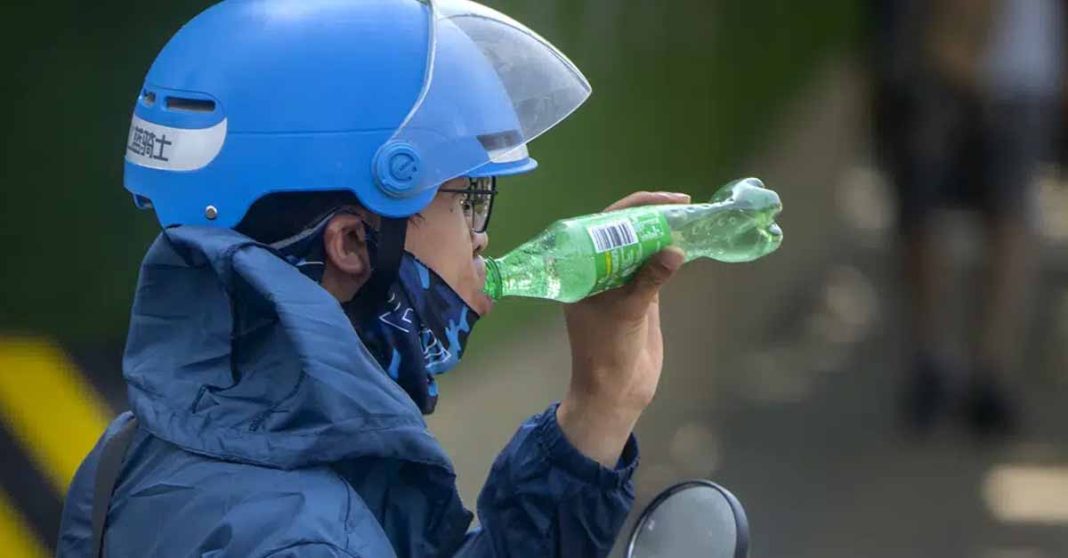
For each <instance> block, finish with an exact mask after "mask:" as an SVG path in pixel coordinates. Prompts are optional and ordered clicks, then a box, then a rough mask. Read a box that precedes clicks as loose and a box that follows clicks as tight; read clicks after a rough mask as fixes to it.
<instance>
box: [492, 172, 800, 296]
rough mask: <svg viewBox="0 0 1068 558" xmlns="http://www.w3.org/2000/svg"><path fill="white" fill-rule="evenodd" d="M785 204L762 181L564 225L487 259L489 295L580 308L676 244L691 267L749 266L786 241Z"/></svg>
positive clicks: (740, 182) (565, 221)
mask: <svg viewBox="0 0 1068 558" xmlns="http://www.w3.org/2000/svg"><path fill="white" fill-rule="evenodd" d="M781 210H782V203H781V202H780V201H779V196H778V194H776V193H775V192H773V191H771V190H769V189H767V188H765V187H764V184H763V183H762V182H761V181H760V180H759V179H757V178H745V179H742V180H736V181H734V182H731V183H729V184H727V185H726V186H724V187H723V188H721V189H720V190H719V191H718V192H716V194H715V195H714V196H712V199H711V201H710V202H709V203H700V204H690V205H649V206H642V207H632V208H628V209H622V210H619V211H610V212H607V213H598V214H595V215H585V216H582V217H574V218H571V219H563V220H560V221H557V222H555V223H553V224H552V225H551V226H549V228H547V229H545V230H544V231H543V232H542V233H541V234H539V235H538V236H536V237H534V238H533V239H531V240H529V241H527V242H526V243H524V244H523V245H521V246H519V247H518V248H516V249H515V250H512V251H511V252H509V253H508V254H506V255H504V256H502V257H500V258H496V259H492V258H486V286H485V292H486V294H487V295H489V296H490V297H491V298H493V299H494V300H497V299H500V298H502V297H506V296H522V297H531V298H545V299H550V300H557V301H560V302H575V301H578V300H582V299H583V298H586V297H588V296H591V295H594V294H597V293H600V292H603V291H606V290H609V289H613V288H616V287H619V286H621V285H623V284H624V283H626V282H627V281H628V280H629V279H630V278H631V276H633V275H634V273H635V272H636V271H637V270H638V269H639V268H640V267H641V264H642V263H644V262H645V260H647V259H649V257H650V256H652V255H653V254H656V253H657V252H659V251H660V250H662V249H664V248H666V247H668V246H677V247H679V248H681V249H682V250H683V252H685V254H686V261H691V260H694V259H696V258H712V259H715V260H719V261H721V262H748V261H752V260H755V259H757V258H760V257H763V256H765V255H767V254H770V253H771V252H774V251H775V250H776V249H777V248H778V247H779V245H780V244H781V243H782V229H780V228H779V226H778V225H777V224H776V223H775V216H776V215H778V214H779V212H780V211H781Z"/></svg>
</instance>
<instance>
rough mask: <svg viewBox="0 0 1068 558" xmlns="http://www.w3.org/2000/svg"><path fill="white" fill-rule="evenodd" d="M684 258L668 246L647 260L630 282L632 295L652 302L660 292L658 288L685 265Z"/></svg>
mask: <svg viewBox="0 0 1068 558" xmlns="http://www.w3.org/2000/svg"><path fill="white" fill-rule="evenodd" d="M685 261H686V256H685V254H683V252H682V250H680V249H678V248H676V247H674V246H669V247H667V248H665V249H663V250H661V251H659V252H657V253H656V254H654V255H653V257H651V258H649V260H648V261H646V262H645V265H644V266H642V268H641V269H640V270H638V274H637V275H636V276H635V277H634V280H633V281H631V284H630V289H631V292H632V294H634V295H637V296H639V297H641V298H643V299H645V300H646V301H652V299H653V297H655V296H656V295H657V293H658V292H659V291H660V287H662V286H664V283H667V281H668V279H671V277H672V276H673V275H675V272H676V271H678V270H679V268H680V267H682V264H683V263H685Z"/></svg>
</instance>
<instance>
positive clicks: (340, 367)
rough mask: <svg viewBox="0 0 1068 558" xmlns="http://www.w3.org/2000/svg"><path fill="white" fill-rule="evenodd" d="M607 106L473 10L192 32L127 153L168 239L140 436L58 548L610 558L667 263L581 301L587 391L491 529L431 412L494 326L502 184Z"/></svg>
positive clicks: (273, 13)
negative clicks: (542, 142)
mask: <svg viewBox="0 0 1068 558" xmlns="http://www.w3.org/2000/svg"><path fill="white" fill-rule="evenodd" d="M589 92H590V89H589V84H588V83H587V82H586V80H585V78H584V77H583V76H582V74H581V73H580V72H579V71H578V69H577V68H575V67H574V65H572V64H571V62H570V61H568V60H567V59H566V58H565V57H564V56H563V55H562V54H561V53H559V51H557V50H556V49H555V48H554V47H552V45H550V44H548V43H547V42H545V41H544V40H543V39H541V38H540V37H537V36H536V35H534V34H533V33H532V32H530V31H529V30H527V29H526V28H525V27H523V26H521V25H520V24H518V23H516V22H514V21H513V20H511V19H509V18H507V17H506V16H503V15H502V14H500V13H498V12H496V11H494V10H490V9H488V8H485V7H483V6H479V5H477V4H473V3H470V2H465V1H462V0H441V1H439V2H433V3H427V2H421V1H419V0H352V1H347V2H346V1H341V2H339V1H336V0H259V1H238V0H230V1H227V2H223V3H221V4H219V5H216V6H214V7H212V8H210V9H209V10H207V11H205V12H204V13H202V14H201V15H199V16H198V17H197V18H195V19H194V20H193V21H191V22H190V23H188V24H187V25H186V26H185V27H183V28H182V29H181V30H180V31H179V32H178V33H177V34H176V35H175V36H174V38H172V39H171V41H170V42H169V43H168V44H167V46H166V47H164V49H163V51H162V52H161V53H160V55H159V56H158V58H157V59H156V62H155V63H154V64H153V66H152V68H151V70H150V71H149V74H148V77H147V78H146V80H145V85H144V88H143V89H142V91H141V92H140V94H139V96H138V99H137V105H136V107H135V110H134V117H133V122H132V124H131V129H130V135H129V139H128V145H127V153H126V174H125V182H126V187H127V189H128V190H130V192H131V193H132V194H133V195H134V198H135V200H136V203H137V204H138V205H139V206H141V207H143V208H146V209H147V208H151V209H153V210H154V212H155V214H156V217H157V218H158V220H159V221H160V224H161V225H162V226H163V227H164V230H163V232H162V234H161V235H160V236H159V238H158V239H157V240H156V242H155V243H154V244H153V245H152V247H151V248H150V249H149V252H148V254H147V255H146V257H145V260H144V263H143V264H142V268H141V276H140V281H139V284H138V288H137V292H136V296H135V301H134V306H133V310H132V315H131V322H130V333H129V338H128V342H127V347H126V354H125V357H124V362H123V374H124V377H125V379H126V381H127V383H128V385H129V391H128V393H129V399H130V406H131V408H132V413H124V414H122V415H120V416H119V417H118V418H117V419H116V420H115V421H114V422H113V423H112V424H111V426H110V427H109V428H108V430H107V432H105V433H104V435H103V436H102V437H101V439H100V441H99V443H98V444H97V447H96V448H94V449H93V451H92V452H91V453H90V455H89V456H88V457H87V458H86V459H85V461H84V462H83V464H82V466H81V467H80V469H79V470H78V473H77V475H76V476H75V479H74V481H73V483H72V484H71V487H70V490H69V492H68V495H67V499H66V503H65V507H64V510H63V519H62V526H61V531H60V536H59V543H58V555H59V556H62V557H76V556H98V555H99V553H100V551H101V549H102V550H103V553H104V555H106V556H215V557H219V558H222V557H234V558H238V557H240V558H248V557H257V556H271V557H290V556H302V557H320V556H321V557H364V558H370V557H376V558H377V557H388V556H398V557H414V556H464V557H467V556H470V557H477V556H486V557H488V556H515V557H520V556H529V557H539V558H543V557H551V556H575V557H579V556H581V557H596V556H604V555H606V554H607V553H608V552H609V550H610V548H611V547H612V545H613V543H614V541H615V538H616V535H617V534H618V531H619V529H620V528H621V526H622V523H623V520H624V518H625V517H626V515H627V513H628V511H629V508H630V506H631V504H632V502H633V497H634V495H633V488H632V481H631V477H632V475H633V473H634V470H635V467H636V466H637V459H638V449H637V445H636V442H635V441H634V438H633V435H632V433H631V432H632V430H633V428H634V426H635V423H636V421H637V420H638V417H639V415H640V414H641V413H642V411H643V409H644V408H645V406H646V405H648V404H649V402H650V400H651V398H652V396H653V393H654V392H655V390H656V387H657V382H658V380H659V375H660V370H661V366H662V364H663V343H662V338H661V333H660V325H659V306H658V298H657V293H658V291H659V288H660V286H661V285H662V284H663V283H664V282H665V281H666V280H667V279H668V278H669V277H670V276H671V275H672V274H673V273H674V271H676V270H677V269H678V268H679V266H681V264H682V259H683V256H682V254H681V253H680V252H679V251H677V250H672V249H669V250H667V251H665V252H662V253H660V254H658V255H657V256H655V257H654V258H653V259H652V260H651V261H650V263H648V264H647V265H646V267H645V268H643V270H642V271H641V272H640V273H639V275H638V277H637V278H636V279H635V280H634V281H633V282H631V283H630V284H629V285H628V286H627V287H625V288H622V289H619V290H616V291H612V292H610V293H605V294H603V295H601V296H598V297H595V298H591V299H589V300H586V301H583V302H580V303H577V304H573V305H570V306H568V307H567V309H566V320H567V325H568V332H569V339H570V347H571V353H572V362H573V367H572V377H571V378H572V379H571V383H570V387H569V389H568V391H567V393H566V394H564V396H563V398H562V402H561V403H560V404H559V405H550V406H549V407H548V409H547V410H546V411H544V412H543V413H540V414H539V415H537V416H535V417H533V418H532V419H530V420H529V421H528V422H527V423H525V424H524V425H523V426H522V427H521V428H520V429H519V431H518V433H517V434H516V435H515V437H514V438H513V439H512V441H511V442H510V443H509V444H508V446H507V447H506V448H505V449H504V450H503V451H502V452H501V454H500V455H499V456H498V458H497V460H496V462H495V464H494V466H493V469H492V471H491V473H490V477H489V479H488V480H487V482H486V485H485V488H484V490H483V491H482V494H481V496H480V498H479V501H478V512H479V519H480V527H479V528H478V529H476V530H474V531H468V528H469V526H470V523H471V520H472V514H470V513H469V512H468V511H466V510H465V509H464V507H463V505H462V503H461V502H460V497H459V494H458V492H457V488H456V485H455V473H454V471H453V468H452V463H451V462H450V460H449V458H448V457H447V456H446V454H445V452H444V449H443V448H442V447H441V446H440V445H439V444H438V442H437V440H436V439H435V438H434V436H433V435H432V434H431V433H430V432H429V431H428V430H427V426H426V424H425V422H424V420H423V416H422V415H423V414H429V413H431V412H432V411H433V410H434V407H435V403H436V401H437V398H438V395H439V394H438V390H437V384H436V382H435V379H434V378H435V375H437V374H441V373H443V372H445V371H447V370H449V369H450V368H452V367H453V366H455V365H456V364H457V363H458V362H459V359H460V357H461V355H462V353H463V349H464V345H465V341H466V339H467V336H468V334H469V333H470V330H471V328H472V327H473V325H474V323H475V321H476V320H477V319H478V318H479V317H480V316H484V315H485V314H487V313H488V312H489V310H490V309H491V307H492V301H491V300H490V299H489V298H488V297H487V296H486V295H485V294H483V293H482V287H483V283H484V281H485V270H484V267H483V265H482V261H481V259H480V254H481V253H482V251H483V250H484V249H485V248H486V245H487V244H488V242H489V238H488V236H487V233H486V227H487V225H488V223H489V218H490V212H491V210H492V207H493V199H494V196H495V195H496V194H497V177H499V176H507V175H513V174H518V173H522V172H528V171H531V170H533V169H534V168H535V167H536V163H535V162H534V160H533V159H531V158H530V157H529V156H528V153H527V150H526V143H527V142H528V141H530V140H531V139H533V138H534V137H536V136H537V135H539V134H540V133H541V132H544V131H546V130H547V129H549V128H551V127H552V126H554V125H555V124H556V123H558V122H560V121H561V120H563V119H564V118H566V117H567V116H568V115H569V114H570V113H571V112H572V111H573V110H575V109H576V108H577V107H578V106H579V105H580V104H581V103H582V102H584V101H585V99H586V98H587V97H588V95H589ZM688 201H689V197H688V196H686V195H683V194H668V193H638V194H634V195H631V196H629V197H627V198H625V199H624V200H621V201H620V202H619V203H617V204H616V205H615V206H613V207H612V208H611V209H618V208H622V207H626V206H633V205H641V204H662V203H686V202H688Z"/></svg>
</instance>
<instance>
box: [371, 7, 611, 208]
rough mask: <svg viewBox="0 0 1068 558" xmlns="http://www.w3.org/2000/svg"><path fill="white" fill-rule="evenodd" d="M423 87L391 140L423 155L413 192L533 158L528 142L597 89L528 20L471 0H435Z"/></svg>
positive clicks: (553, 124)
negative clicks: (483, 168)
mask: <svg viewBox="0 0 1068 558" xmlns="http://www.w3.org/2000/svg"><path fill="white" fill-rule="evenodd" d="M428 6H429V10H430V18H429V19H430V32H429V49H428V59H427V72H426V76H425V77H424V81H423V89H422V91H421V93H420V96H419V97H418V99H417V101H416V103H415V105H414V106H413V107H412V110H411V111H410V112H409V114H408V116H407V118H406V119H405V121H404V123H403V124H402V125H401V126H400V128H398V129H397V132H396V133H395V134H394V135H393V137H392V138H391V143H399V144H407V146H408V147H410V148H411V149H413V150H414V151H415V153H416V154H417V155H418V158H419V165H418V171H417V172H415V173H414V176H412V177H411V180H412V181H413V183H412V184H410V185H409V187H408V188H406V189H405V190H406V195H416V194H418V193H420V192H423V191H426V190H427V189H430V188H434V187H437V186H439V185H440V184H442V183H443V182H445V181H447V180H449V179H451V178H455V177H458V176H462V175H465V174H466V173H467V172H469V171H471V170H473V169H475V168H477V167H480V166H482V165H485V164H487V163H491V162H508V161H514V160H516V159H517V158H524V157H526V148H525V146H526V144H527V142H529V141H531V140H533V139H534V138H536V137H538V136H539V135H541V134H542V133H543V132H545V131H546V130H548V129H549V128H552V127H553V126H555V125H556V124H557V123H558V122H560V121H561V120H563V119H564V118H566V117H567V116H568V115H569V114H571V113H572V112H573V111H574V110H575V109H577V108H578V107H579V105H581V104H582V103H583V102H584V101H585V100H586V99H587V98H588V97H589V95H590V92H591V89H590V84H589V82H587V81H586V78H585V76H583V75H582V73H581V72H580V71H579V70H578V68H576V67H575V65H574V64H573V63H572V62H571V61H570V60H568V59H567V57H566V56H564V55H563V53H561V52H560V51H559V50H557V49H556V47H554V46H553V45H551V44H549V42H548V41H546V40H545V39H543V38H541V37H540V36H538V35H537V34H536V33H534V32H533V31H531V30H530V29H528V28H527V27H526V26H524V25H523V24H521V23H519V22H517V21H515V20H513V19H511V18H509V17H508V16H505V15H504V14H501V13H500V12H497V11H496V10H493V9H491V8H487V7H485V6H482V5H480V4H476V3H474V2H469V1H467V0H430V1H429V2H428Z"/></svg>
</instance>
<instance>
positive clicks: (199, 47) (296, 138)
mask: <svg viewBox="0 0 1068 558" xmlns="http://www.w3.org/2000/svg"><path fill="white" fill-rule="evenodd" d="M428 18H429V7H428V6H427V5H426V4H424V3H423V2H420V1H418V0H358V1H357V0H227V1H225V2H223V3H221V4H218V5H216V6H213V7H212V8H209V9H208V10H206V11H205V12H203V13H202V14H200V15H199V16H197V17H196V18H194V19H193V20H192V21H190V22H189V23H188V24H186V25H185V26H184V27H183V28H182V29H181V30H180V31H179V32H178V33H177V34H176V35H175V36H174V37H173V38H172V39H171V40H170V42H169V43H168V44H167V45H166V46H165V47H164V48H163V50H162V52H161V53H160V54H159V56H158V57H157V59H156V61H155V62H154V63H153V65H152V68H151V69H150V70H149V73H148V76H147V77H146V79H145V84H144V87H143V88H142V90H141V92H140V94H139V95H138V98H137V102H136V106H135V109H134V115H133V122H132V124H131V128H130V134H129V138H128V143H127V150H126V165H125V186H126V188H127V190H129V191H130V192H131V193H133V194H134V199H135V201H136V202H137V203H138V205H139V206H141V207H147V206H149V205H150V206H151V207H152V208H153V209H154V210H155V212H156V215H157V218H158V219H159V221H160V224H161V225H163V226H165V227H166V226H172V225H180V224H196V225H211V226H221V227H232V226H234V225H236V224H237V223H238V222H239V221H240V220H241V218H242V217H243V216H244V215H245V213H246V211H247V210H248V208H249V206H251V205H252V203H253V202H255V201H256V200H257V199H259V198H261V197H263V196H264V195H267V194H270V193H274V192H292V191H331V190H350V191H352V192H353V193H354V194H355V195H356V196H357V197H358V199H359V200H360V202H361V203H362V204H363V205H364V206H366V207H367V208H368V209H370V210H371V211H374V212H375V213H378V214H381V215H384V216H387V217H404V216H408V215H411V214H414V213H416V212H417V211H419V210H420V209H422V208H423V207H425V206H426V205H427V204H428V203H429V202H430V200H431V199H432V198H433V196H434V194H435V192H436V190H433V189H432V190H427V191H423V192H419V193H418V194H415V195H412V196H405V195H403V192H399V193H398V192H393V191H390V189H389V188H388V187H384V185H383V184H382V182H383V181H382V180H376V176H375V170H376V168H375V167H376V164H375V163H376V161H375V155H376V153H377V152H378V151H379V149H380V148H381V147H382V146H383V145H384V144H385V143H386V142H387V140H389V138H390V137H391V135H392V134H393V133H394V131H395V130H396V129H397V128H398V126H400V125H401V124H402V122H403V121H404V119H405V117H406V116H407V114H408V112H409V110H410V109H411V107H412V106H413V104H414V103H415V101H416V98H417V97H418V96H419V93H420V91H421V89H422V86H423V81H424V77H425V73H426V69H427V48H428V33H429V30H428ZM464 48H467V46H465V45H463V44H458V45H456V48H455V49H454V54H455V58H453V59H452V60H448V61H446V63H449V64H466V67H465V68H464V71H465V72H466V74H467V75H469V76H470V79H471V83H472V84H482V85H485V84H488V83H491V80H493V79H495V76H494V74H493V73H492V69H491V68H487V67H484V66H485V65H484V64H482V62H481V61H482V60H483V58H482V56H479V55H477V53H475V52H471V53H469V54H470V55H469V56H468V55H467V53H465V52H464ZM470 48H474V46H473V45H472V46H470ZM458 85H462V84H458ZM457 93H458V94H477V95H480V96H481V98H480V101H481V102H483V103H484V106H485V112H484V113H483V117H482V118H481V119H480V120H481V121H480V122H474V123H470V125H471V126H479V127H485V128H486V130H499V129H508V128H510V127H515V123H514V119H515V115H514V112H513V110H512V108H511V104H510V103H509V101H508V100H507V99H506V98H504V97H503V92H495V90H494V88H493V87H488V86H478V87H472V88H470V89H468V90H466V91H458V92H457ZM396 161H400V164H397V162H396ZM393 163H394V164H393V165H392V167H391V166H390V165H388V164H387V165H386V166H385V172H397V173H401V174H403V173H405V172H408V171H409V170H410V169H407V168H405V165H404V164H403V163H404V160H403V158H399V159H397V160H395V161H393ZM535 166H536V163H535V162H534V161H533V160H532V159H530V158H529V157H525V156H524V157H521V158H519V159H517V160H515V161H511V162H506V163H490V164H487V165H485V166H484V167H483V168H479V169H476V170H475V171H472V172H471V174H472V175H487V174H495V175H506V174H515V173H519V172H526V171H529V170H532V169H533V168H534V167H535ZM378 170H379V171H380V172H381V171H382V170H383V168H382V166H381V164H379V165H378Z"/></svg>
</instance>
